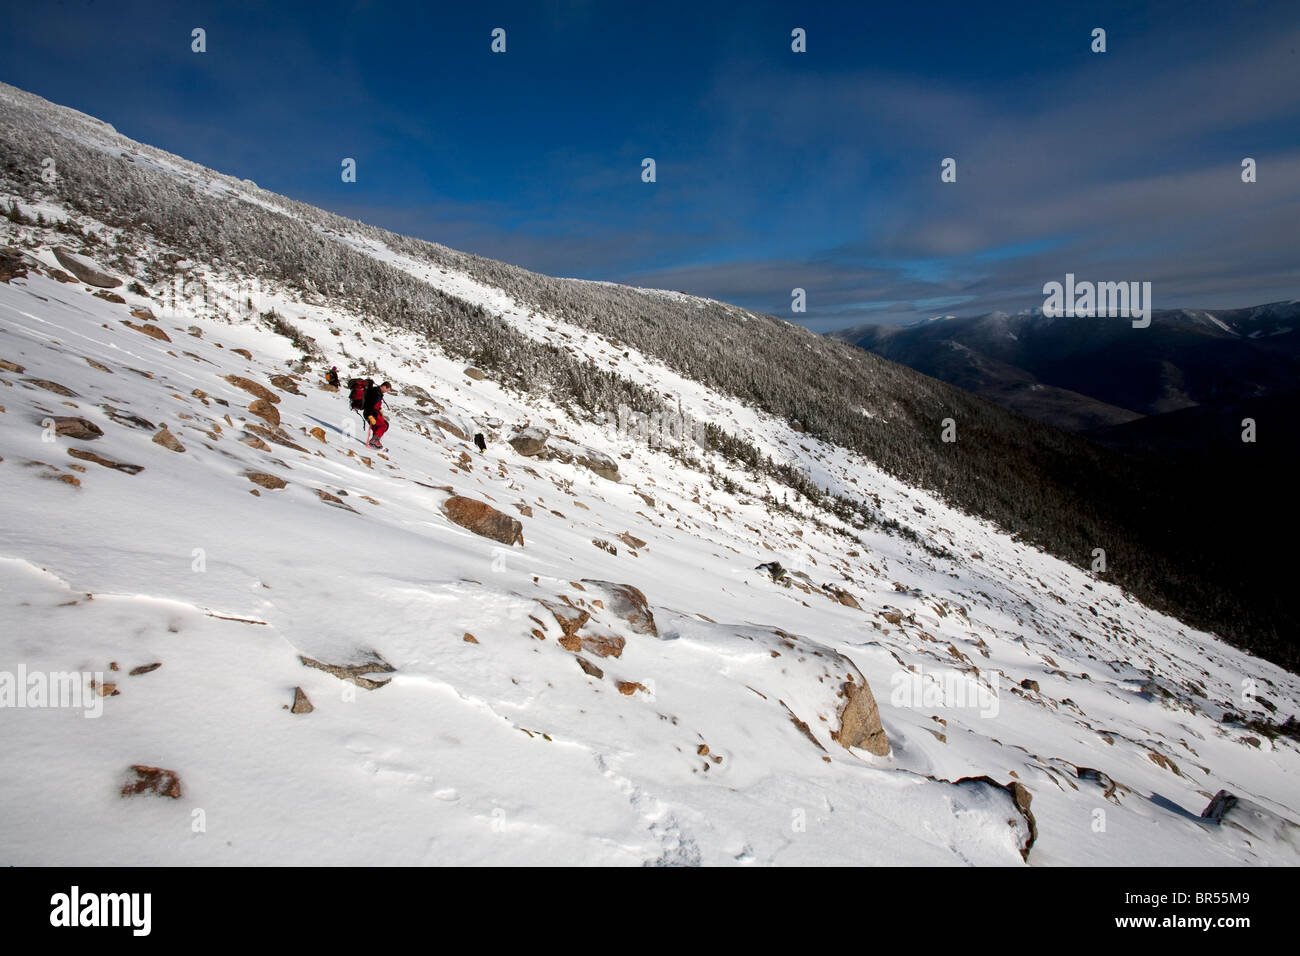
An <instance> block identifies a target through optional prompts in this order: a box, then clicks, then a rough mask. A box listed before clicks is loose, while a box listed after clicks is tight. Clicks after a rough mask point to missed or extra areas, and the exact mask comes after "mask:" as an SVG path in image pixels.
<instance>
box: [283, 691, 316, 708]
mask: <svg viewBox="0 0 1300 956" xmlns="http://www.w3.org/2000/svg"><path fill="white" fill-rule="evenodd" d="M315 709H316V708H315V707H313V706H312V702H311V701H310V700H308V699H307V695H306V693H304V692H303V689H302V688H301V687H295V688H294V689H293V705H292V706H291V707H290V708H289V713H291V714H310V713H311V712H312V711H313V710H315Z"/></svg>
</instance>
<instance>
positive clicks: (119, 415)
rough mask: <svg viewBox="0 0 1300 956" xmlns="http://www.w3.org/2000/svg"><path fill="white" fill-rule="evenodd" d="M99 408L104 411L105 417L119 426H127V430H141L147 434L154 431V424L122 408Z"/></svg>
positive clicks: (101, 406) (104, 406)
mask: <svg viewBox="0 0 1300 956" xmlns="http://www.w3.org/2000/svg"><path fill="white" fill-rule="evenodd" d="M99 407H100V408H102V409H103V410H104V414H105V415H107V416H108V417H109V418H111V419H112V420H113V421H115V422H116V423H117V424H119V425H125V426H126V427H127V428H140V429H143V430H144V431H147V432H151V431H153V430H154V427H155V426H154V423H153V422H151V421H149V419H147V418H141V417H140V416H139V415H133V414H131V413H130V412H126V411H123V410H122V409H120V408H114V407H113V406H112V405H100V406H99Z"/></svg>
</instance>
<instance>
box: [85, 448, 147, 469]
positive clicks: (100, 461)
mask: <svg viewBox="0 0 1300 956" xmlns="http://www.w3.org/2000/svg"><path fill="white" fill-rule="evenodd" d="M68 454H69V455H71V456H72V457H73V458H79V459H81V460H82V461H93V462H94V463H95V464H97V465H103V466H104V467H105V468H112V469H113V470H114V471H124V472H126V473H127V474H128V475H138V474H140V472H142V471H144V465H127V464H124V463H123V462H120V461H111V460H109V459H107V458H101V457H100V456H99V455H96V454H95V453H94V452H93V451H86V450H85V449H84V448H69V449H68Z"/></svg>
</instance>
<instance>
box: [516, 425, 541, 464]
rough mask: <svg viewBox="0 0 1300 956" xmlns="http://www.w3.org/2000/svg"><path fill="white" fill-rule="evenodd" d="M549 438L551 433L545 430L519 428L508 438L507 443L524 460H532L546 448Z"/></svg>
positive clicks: (534, 427) (532, 427) (531, 427)
mask: <svg viewBox="0 0 1300 956" xmlns="http://www.w3.org/2000/svg"><path fill="white" fill-rule="evenodd" d="M550 437H551V433H550V432H548V431H547V430H546V429H545V428H538V427H536V426H530V427H528V428H521V429H520V430H519V431H517V432H515V433H514V434H513V435H511V436H510V438H509V439H508V441H509V442H510V447H511V448H513V449H514V450H515V451H517V452H519V454H521V455H523V456H525V457H526V458H534V457H536V456H538V455H540V454H541V453H542V450H543V449H545V448H546V439H548V438H550Z"/></svg>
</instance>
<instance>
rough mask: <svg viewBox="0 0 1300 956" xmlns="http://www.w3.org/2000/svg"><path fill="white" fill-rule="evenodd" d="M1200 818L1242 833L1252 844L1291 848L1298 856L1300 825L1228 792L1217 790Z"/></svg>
mask: <svg viewBox="0 0 1300 956" xmlns="http://www.w3.org/2000/svg"><path fill="white" fill-rule="evenodd" d="M1201 819H1202V820H1203V821H1205V822H1206V823H1213V824H1217V825H1218V826H1221V827H1228V828H1230V829H1233V830H1237V831H1239V832H1240V833H1244V834H1246V835H1247V836H1248V837H1249V838H1250V839H1251V840H1252V841H1258V842H1259V843H1263V844H1268V845H1270V846H1274V847H1281V846H1290V847H1291V848H1292V849H1293V850H1295V851H1296V852H1297V853H1298V854H1300V825H1297V824H1296V823H1295V822H1294V821H1292V820H1288V819H1287V818H1286V817H1283V816H1279V815H1278V814H1276V813H1274V812H1273V811H1272V810H1269V809H1268V808H1267V807H1263V806H1260V805H1259V804H1258V803H1255V802H1254V801H1252V800H1247V799H1246V798H1245V797H1238V796H1236V795H1235V794H1232V793H1229V792H1228V791H1227V790H1220V791H1219V792H1218V793H1216V794H1215V795H1214V797H1213V798H1211V800H1210V803H1209V805H1208V806H1206V808H1205V809H1204V810H1202V811H1201Z"/></svg>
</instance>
